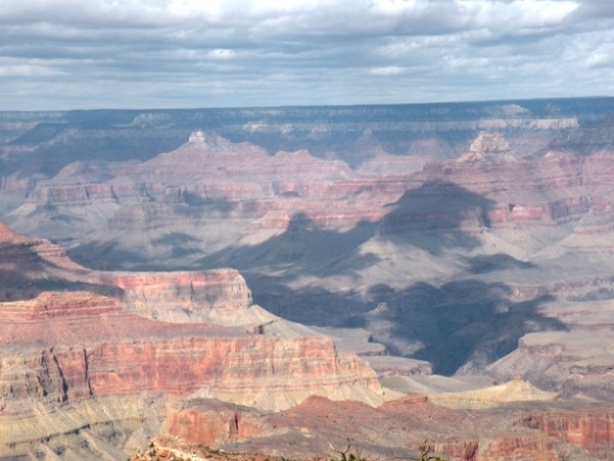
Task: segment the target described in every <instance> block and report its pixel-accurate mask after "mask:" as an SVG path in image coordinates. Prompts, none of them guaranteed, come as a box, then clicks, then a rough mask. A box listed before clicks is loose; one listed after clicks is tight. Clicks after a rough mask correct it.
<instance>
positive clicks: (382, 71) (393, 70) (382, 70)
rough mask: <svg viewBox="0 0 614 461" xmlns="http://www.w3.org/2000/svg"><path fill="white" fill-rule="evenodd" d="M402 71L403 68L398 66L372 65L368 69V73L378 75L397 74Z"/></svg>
mask: <svg viewBox="0 0 614 461" xmlns="http://www.w3.org/2000/svg"><path fill="white" fill-rule="evenodd" d="M401 73H403V69H402V68H401V67H399V66H387V67H374V68H372V69H369V74H371V75H379V76H383V77H385V76H390V75H399V74H401Z"/></svg>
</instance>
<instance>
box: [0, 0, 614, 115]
mask: <svg viewBox="0 0 614 461" xmlns="http://www.w3.org/2000/svg"><path fill="white" fill-rule="evenodd" d="M0 90H1V92H2V96H1V98H0V110H34V109H73V108H85V109H88V108H155V107H159V108H169V107H236V106H280V105H314V104H374V103H413V102H435V101H467V100H487V99H515V98H522V99H526V98H535V97H551V96H552V97H571V96H591V95H614V1H613V0H515V1H512V0H325V1H320V0H0Z"/></svg>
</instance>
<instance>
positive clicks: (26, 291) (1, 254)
mask: <svg viewBox="0 0 614 461" xmlns="http://www.w3.org/2000/svg"><path fill="white" fill-rule="evenodd" d="M54 269H57V266H56V265H55V264H53V263H51V262H49V261H46V260H44V259H43V258H41V256H40V255H39V254H38V253H36V252H35V251H33V250H32V249H30V248H28V247H26V246H24V245H13V244H2V245H0V302H7V301H8V302H10V301H23V300H27V299H33V298H36V297H37V296H38V295H39V294H40V293H42V292H44V291H86V292H90V293H95V294H98V295H104V296H110V297H121V296H123V290H122V289H121V288H119V287H114V286H108V285H100V284H94V283H88V282H84V281H74V280H69V279H65V278H62V277H59V276H57V275H54V274H53V272H54Z"/></svg>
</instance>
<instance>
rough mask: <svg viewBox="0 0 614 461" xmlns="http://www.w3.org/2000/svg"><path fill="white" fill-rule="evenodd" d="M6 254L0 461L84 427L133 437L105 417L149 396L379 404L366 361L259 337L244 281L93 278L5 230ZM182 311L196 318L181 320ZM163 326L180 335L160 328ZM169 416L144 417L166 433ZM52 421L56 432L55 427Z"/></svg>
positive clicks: (207, 275) (297, 339)
mask: <svg viewBox="0 0 614 461" xmlns="http://www.w3.org/2000/svg"><path fill="white" fill-rule="evenodd" d="M0 249H1V250H2V254H3V256H4V258H3V260H2V271H3V272H2V274H3V275H7V276H11V277H13V279H12V280H13V281H14V282H15V284H14V285H13V286H12V287H10V289H9V288H8V287H7V288H6V289H5V291H6V293H5V294H4V297H3V300H2V302H0V318H1V319H2V330H1V334H2V336H1V340H2V347H3V354H2V357H1V358H0V429H1V430H0V456H4V454H7V456H9V455H8V454H9V453H13V452H14V453H19V452H20V450H21V452H22V453H27V452H29V451H30V450H34V451H33V452H36V451H37V450H39V449H40V446H39V444H42V443H43V442H44V441H45V440H48V439H53V440H54V443H58V444H61V443H63V442H61V440H63V437H64V435H63V434H64V433H65V432H66V431H68V432H71V431H75V430H78V428H79V424H84V425H96V424H101V425H105V424H107V425H109V424H115V425H118V426H120V427H124V425H123V424H124V423H122V421H123V420H124V418H125V417H124V416H121V415H118V414H117V411H115V413H114V416H109V414H107V413H106V411H107V405H115V404H114V403H113V402H115V401H116V399H118V398H120V397H122V396H123V397H125V399H126V405H127V406H126V408H125V411H126V412H127V413H130V412H133V411H134V409H133V408H132V407H131V406H130V405H132V403H136V402H138V401H140V399H143V398H145V396H146V395H151V394H157V395H159V396H160V398H161V399H167V398H174V399H178V398H183V397H187V396H190V395H192V396H200V397H206V398H216V399H220V400H224V401H228V402H236V403H240V404H243V405H249V406H253V407H259V408H262V409H268V410H280V409H285V408H288V407H291V406H293V405H296V404H297V403H300V402H301V401H303V400H304V399H306V398H308V397H309V396H310V395H323V396H326V397H328V398H331V399H358V400H362V401H365V402H368V403H370V404H378V403H381V401H382V390H381V386H380V385H379V383H378V381H377V377H376V375H375V373H374V372H373V371H372V370H371V369H370V368H369V366H368V365H367V364H366V362H364V361H363V360H361V359H360V358H358V357H357V356H355V355H353V354H351V353H339V352H338V351H337V350H336V348H335V345H334V342H333V340H332V339H331V338H328V337H325V336H321V335H318V334H316V333H314V332H311V333H310V334H308V335H307V336H300V335H296V334H294V335H289V336H287V337H284V336H271V335H268V334H266V331H265V330H264V329H259V328H257V327H258V325H259V323H258V322H259V321H262V319H263V318H264V319H265V320H266V322H268V323H271V322H272V321H276V320H275V319H276V318H275V317H274V316H272V315H271V314H268V316H266V315H265V314H264V313H263V310H262V309H261V308H257V306H254V305H253V303H252V300H251V293H250V290H249V288H248V287H247V285H246V284H245V280H244V279H243V278H242V277H241V275H240V274H239V273H238V272H237V271H236V270H218V271H212V272H194V273H192V272H176V273H169V272H166V273H155V272H149V273H105V272H95V271H92V270H88V269H85V268H83V267H81V266H79V265H77V264H75V263H73V262H71V261H70V260H69V259H68V258H67V257H66V255H65V253H63V251H62V250H61V249H60V248H59V247H58V246H57V245H53V244H51V243H49V242H46V241H43V240H40V239H34V238H25V237H22V236H20V235H19V234H17V233H14V232H13V231H11V230H10V229H9V228H8V227H6V226H2V227H1V228H0ZM5 280H6V279H5ZM54 288H56V289H55V290H54ZM250 309H260V310H258V311H257V312H258V315H253V314H250ZM184 310H190V311H192V312H194V316H193V317H194V318H190V317H191V316H190V315H188V316H187V317H180V316H179V314H177V312H183V311H184ZM199 312H202V313H206V314H207V315H210V316H212V317H213V318H214V319H215V315H213V313H215V312H218V313H220V315H221V317H219V318H220V319H222V320H223V319H224V318H225V317H224V316H223V313H228V312H238V313H239V314H238V315H239V316H240V312H245V317H246V319H244V323H243V324H242V326H241V327H232V326H229V327H224V326H216V325H212V324H210V323H203V321H202V319H199V318H198V317H199ZM165 316H166V317H169V318H170V319H171V320H173V321H174V322H175V323H169V322H166V321H162V320H156V318H157V317H165ZM203 316H206V315H204V314H203ZM147 317H149V318H147ZM177 317H179V318H177ZM201 317H202V316H201ZM220 323H223V322H220ZM277 331H278V332H279V331H282V330H280V329H277ZM305 331H307V330H305ZM92 402H94V403H92ZM97 402H100V405H99V404H98V403H97ZM115 410H117V409H115ZM41 412H42V414H41ZM84 412H85V413H84ZM48 413H49V414H50V416H45V415H46V414H48ZM63 414H65V416H66V418H68V419H67V420H63V417H62V415H63ZM71 415H72V416H71ZM163 416H164V415H152V414H149V413H148V412H144V413H143V414H142V418H144V419H147V420H151V421H154V422H155V421H158V423H157V424H159V423H160V421H161V418H163ZM46 418H51V419H49V420H47V419H46ZM109 418H110V419H109ZM128 418H129V419H130V418H132V416H129V415H128ZM148 418H149V419H148ZM55 420H57V421H58V425H57V427H54V425H53V424H51V425H50V424H49V422H50V421H55ZM60 422H61V423H60ZM152 424H153V423H152ZM32 425H34V429H32V430H31V431H28V430H27V427H29V426H32ZM75 425H76V426H75ZM128 426H130V425H128ZM125 430H127V431H131V430H134V428H131V427H127V426H126V429H125ZM33 446H34V447H38V448H32V447H33ZM2 447H5V448H6V450H4V448H2ZM11 456H12V455H11ZM86 457H87V456H86Z"/></svg>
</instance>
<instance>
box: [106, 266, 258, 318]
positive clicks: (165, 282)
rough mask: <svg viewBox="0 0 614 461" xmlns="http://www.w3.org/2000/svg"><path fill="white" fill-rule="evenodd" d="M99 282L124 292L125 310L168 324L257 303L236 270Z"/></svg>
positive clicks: (116, 276) (123, 275)
mask: <svg viewBox="0 0 614 461" xmlns="http://www.w3.org/2000/svg"><path fill="white" fill-rule="evenodd" d="M98 281H99V283H103V284H108V285H114V286H117V287H119V288H121V289H122V290H124V292H125V296H124V308H125V309H127V310H129V311H135V312H138V313H139V314H141V315H144V316H146V317H149V318H152V319H157V320H162V321H167V322H177V321H178V322H186V321H208V320H209V316H210V314H211V312H212V311H218V312H219V311H235V310H245V309H248V308H249V307H250V306H252V304H253V302H252V293H251V291H250V289H249V287H248V286H247V284H246V282H245V279H244V278H243V276H242V275H241V274H240V273H239V272H238V271H237V270H234V269H219V270H215V271H207V272H135V273H128V272H119V273H104V274H103V275H101V276H100V278H99V280H98Z"/></svg>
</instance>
